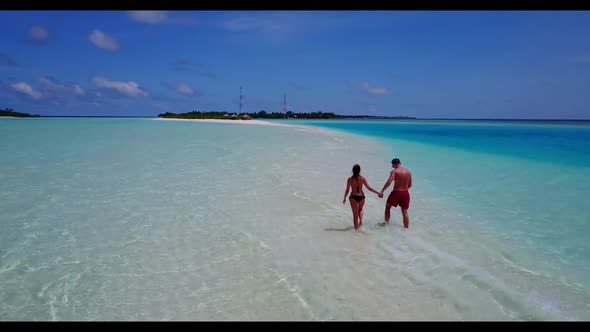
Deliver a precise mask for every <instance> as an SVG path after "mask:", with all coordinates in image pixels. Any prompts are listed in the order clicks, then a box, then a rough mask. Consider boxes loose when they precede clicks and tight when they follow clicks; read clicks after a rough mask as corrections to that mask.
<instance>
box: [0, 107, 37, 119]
mask: <svg viewBox="0 0 590 332" xmlns="http://www.w3.org/2000/svg"><path fill="white" fill-rule="evenodd" d="M0 116H10V117H15V118H37V117H40V115H38V114H27V113H19V112H15V111H13V110H12V108H6V109H3V110H0Z"/></svg>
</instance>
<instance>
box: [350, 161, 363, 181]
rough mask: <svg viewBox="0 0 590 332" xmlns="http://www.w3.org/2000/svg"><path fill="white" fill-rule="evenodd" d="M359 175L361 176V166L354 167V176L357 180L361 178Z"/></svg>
mask: <svg viewBox="0 0 590 332" xmlns="http://www.w3.org/2000/svg"><path fill="white" fill-rule="evenodd" d="M359 174H361V166H359V164H356V165H354V166H352V176H354V178H355V179H356V178H358V177H359Z"/></svg>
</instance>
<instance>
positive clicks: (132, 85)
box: [92, 77, 148, 97]
mask: <svg viewBox="0 0 590 332" xmlns="http://www.w3.org/2000/svg"><path fill="white" fill-rule="evenodd" d="M92 81H93V82H94V84H96V86H98V87H99V88H103V89H107V90H111V91H115V92H118V93H120V94H123V95H126V96H129V97H141V96H144V97H145V96H147V95H148V93H147V92H146V91H144V90H143V89H141V88H140V87H139V84H137V83H136V82H133V81H129V82H121V81H110V80H108V79H106V78H103V77H94V78H93V79H92Z"/></svg>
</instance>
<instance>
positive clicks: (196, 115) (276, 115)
mask: <svg viewBox="0 0 590 332" xmlns="http://www.w3.org/2000/svg"><path fill="white" fill-rule="evenodd" d="M158 117H159V118H173V119H221V120H223V119H225V120H250V119H416V118H415V117H410V116H376V115H339V114H335V113H327V112H320V111H318V112H310V113H295V112H291V111H289V112H286V113H281V112H272V113H268V112H266V111H260V112H258V113H240V114H236V113H232V114H230V113H225V112H200V111H193V112H188V113H180V114H176V113H170V112H166V113H162V114H158Z"/></svg>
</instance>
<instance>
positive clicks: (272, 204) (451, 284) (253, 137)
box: [0, 119, 589, 320]
mask: <svg viewBox="0 0 590 332" xmlns="http://www.w3.org/2000/svg"><path fill="white" fill-rule="evenodd" d="M0 129H1V130H0V136H1V139H0V179H1V180H2V182H1V183H2V185H1V187H0V201H1V202H2V209H0V223H1V224H2V229H3V232H1V233H0V257H1V261H0V319H3V320H350V319H352V320H458V319H466V320H473V319H478V320H481V319H485V320H488V319H489V320H513V319H516V320H518V319H525V320H529V319H532V320H544V319H584V318H585V319H587V318H588V317H589V316H588V312H589V310H588V309H589V307H588V294H587V284H586V282H587V279H585V277H584V276H585V275H586V274H585V273H586V272H585V270H584V267H582V268H577V267H576V266H578V264H581V263H577V261H576V264H575V266H574V267H571V268H569V269H568V268H566V267H567V265H565V263H564V265H556V264H555V263H554V262H553V261H551V260H546V261H544V262H542V263H539V262H537V261H536V259H537V257H535V256H534V255H531V254H530V252H529V251H527V250H526V249H527V248H529V249H530V248H536V247H534V246H533V245H531V246H529V247H527V246H525V245H523V246H522V247H523V248H520V247H518V245H515V244H518V243H521V241H518V239H519V238H518V237H519V236H521V238H522V237H523V235H522V234H521V233H522V232H525V231H526V228H524V229H522V230H519V229H518V228H516V230H511V229H506V230H505V231H504V232H499V231H498V229H502V228H501V227H496V226H494V225H493V224H494V223H495V222H496V219H493V218H489V216H488V214H486V213H487V212H485V211H488V210H490V211H493V210H494V209H493V208H489V209H488V210H486V209H483V210H482V208H480V207H481V206H483V204H482V205H480V206H474V205H473V204H472V202H470V201H466V202H462V198H463V196H461V195H464V192H463V191H458V190H455V191H448V192H445V191H440V184H439V183H438V182H437V181H436V180H435V179H438V178H439V177H441V176H443V175H444V174H445V173H444V172H443V170H442V169H441V170H440V172H441V173H436V172H434V171H433V169H432V168H428V166H426V165H428V164H427V163H417V162H414V163H412V165H411V166H408V167H411V169H412V170H413V171H414V174H415V179H414V182H415V184H414V187H415V188H413V190H412V195H413V196H412V207H411V210H410V211H411V212H410V213H411V214H410V216H411V218H412V220H411V228H410V229H409V230H404V229H403V228H402V227H401V218H400V217H399V215H398V214H399V211H397V210H396V211H394V214H393V224H392V225H388V226H385V227H383V226H381V225H380V223H381V221H382V214H383V204H384V200H379V199H378V198H377V197H376V196H375V195H373V194H371V193H367V195H368V196H367V203H366V206H365V222H364V223H365V227H364V228H365V229H364V232H362V233H361V232H354V231H352V230H351V227H352V217H351V213H350V208H349V206H348V205H346V206H345V205H342V195H343V193H344V189H345V183H346V178H347V177H348V176H349V175H350V168H351V167H352V165H353V164H355V163H359V164H361V165H362V167H363V171H362V172H363V174H364V175H365V177H366V178H367V179H368V181H369V183H370V184H371V185H372V186H374V187H377V188H380V187H381V186H382V185H383V183H384V182H385V180H386V178H387V174H388V171H389V168H388V167H387V166H388V163H389V160H390V159H391V157H390V156H391V154H392V150H395V152H396V153H398V152H399V153H402V154H403V153H404V152H406V153H409V152H410V151H411V152H412V155H413V156H415V157H413V158H422V159H423V160H427V159H428V158H431V159H436V160H441V159H440V158H449V159H447V160H448V162H452V161H453V160H454V159H453V158H459V157H461V156H460V155H458V154H457V152H456V151H454V150H453V149H449V150H445V149H444V148H440V149H439V150H437V148H433V147H432V146H430V145H424V144H423V143H411V144H410V143H408V142H407V141H404V142H395V141H387V142H384V141H383V140H382V139H380V138H370V137H361V136H356V135H354V136H353V135H351V134H347V133H344V132H335V131H317V130H306V129H301V128H286V127H271V126H228V125H225V124H209V123H189V122H165V121H153V120H148V119H2V121H0ZM384 143H386V144H384ZM398 143H403V144H398ZM412 144H414V145H412ZM403 149H407V151H405V150H403ZM466 153H473V152H466ZM445 156H446V157H445ZM485 156H487V155H484V154H474V155H467V157H466V155H463V156H462V158H466V159H465V160H471V159H473V158H475V159H477V160H478V161H481V163H482V165H485V164H487V163H488V162H493V161H494V160H491V161H490V160H488V161H486V160H485ZM488 157H490V156H488ZM490 158H492V157H490ZM402 159H403V158H402ZM406 159H407V158H406ZM443 160H445V159H443ZM408 164H410V162H409V161H408ZM384 165H386V166H384ZM419 165H424V166H419ZM548 167H549V166H548ZM470 169H471V168H470V167H469V165H468V164H467V165H465V166H464V169H461V175H462V176H463V177H467V178H468V177H469V176H470V174H469V172H468V171H469V170H470ZM471 176H475V175H471ZM446 178H448V177H446ZM465 190H468V186H465ZM489 190H493V189H489ZM522 190H524V191H526V188H524V187H523V189H522ZM465 192H468V191H465ZM454 193H455V195H458V196H453V194H454ZM479 193H481V194H482V195H485V194H486V192H485V191H483V192H481V188H479V189H477V190H475V189H474V190H472V191H471V192H469V195H467V196H470V195H472V196H474V197H475V195H478V194H479ZM465 195H466V194H465ZM513 195H522V193H521V192H518V191H516V192H515V193H514V194H513ZM459 203H463V204H459ZM501 203H502V201H500V203H498V202H494V201H492V202H491V203H490V202H488V204H493V205H494V206H503V205H502V204H501ZM481 211H484V212H481ZM475 212H479V213H475ZM515 213H516V212H515ZM497 219H502V218H497ZM498 222H503V221H502V220H500V221H498ZM576 222H578V221H576ZM580 222H583V220H582V221H580ZM562 228H563V227H562ZM556 229H557V228H556ZM566 229H567V228H566ZM546 233H547V234H553V233H551V232H550V230H546ZM571 233H572V234H573V233H576V235H578V236H579V237H580V240H578V241H582V240H583V237H582V235H581V234H577V231H576V232H571ZM564 234H565V235H564ZM568 234H570V233H567V232H566V231H565V230H564V233H561V234H560V236H555V238H561V237H563V236H566V235H568ZM541 235H543V233H541ZM568 236H569V235H568ZM524 238H527V237H526V236H525V237H524ZM571 239H573V237H572V238H571ZM571 239H570V240H568V241H562V242H563V243H564V244H567V245H569V246H570V247H572V248H585V247H583V245H584V243H582V242H576V240H571ZM524 243H526V241H525V242H524ZM510 246H513V247H510ZM466 249H467V250H466ZM521 249H522V250H521ZM583 250H584V249H583ZM577 255H580V252H578V253H577ZM581 256H582V259H584V258H585V257H587V255H581ZM548 257H552V256H550V255H547V256H543V258H548ZM557 257H561V258H564V257H569V256H563V255H562V253H559V254H555V255H554V258H556V259H559V258H557ZM577 257H578V256H575V255H574V256H571V257H570V258H569V259H572V260H574V259H579V258H577ZM560 278H561V279H560ZM567 284H569V285H570V286H566V285H567Z"/></svg>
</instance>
